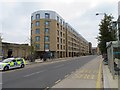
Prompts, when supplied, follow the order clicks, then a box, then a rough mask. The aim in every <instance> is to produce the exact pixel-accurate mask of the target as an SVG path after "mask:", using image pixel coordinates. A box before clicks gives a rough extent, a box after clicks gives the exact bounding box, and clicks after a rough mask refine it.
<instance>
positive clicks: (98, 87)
mask: <svg viewBox="0 0 120 90" xmlns="http://www.w3.org/2000/svg"><path fill="white" fill-rule="evenodd" d="M101 73H102V61H101V60H100V66H99V72H98V76H97V81H96V89H97V90H100V88H101V78H102V76H101Z"/></svg>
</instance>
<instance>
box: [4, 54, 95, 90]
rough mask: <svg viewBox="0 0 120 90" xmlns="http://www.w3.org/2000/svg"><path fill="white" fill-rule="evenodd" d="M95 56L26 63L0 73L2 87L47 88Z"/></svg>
mask: <svg viewBox="0 0 120 90" xmlns="http://www.w3.org/2000/svg"><path fill="white" fill-rule="evenodd" d="M96 57H97V56H83V57H78V58H71V59H70V60H65V61H61V62H55V63H50V64H43V65H42V63H39V64H36V65H35V64H34V65H27V66H26V68H24V69H17V70H10V71H7V72H3V73H2V88H47V87H52V86H54V85H55V84H57V83H58V82H59V81H61V80H63V79H65V78H66V77H67V76H68V75H70V74H71V73H72V72H74V71H75V70H77V69H79V68H80V67H82V66H83V65H84V64H87V63H88V62H90V61H91V60H93V59H94V58H96Z"/></svg>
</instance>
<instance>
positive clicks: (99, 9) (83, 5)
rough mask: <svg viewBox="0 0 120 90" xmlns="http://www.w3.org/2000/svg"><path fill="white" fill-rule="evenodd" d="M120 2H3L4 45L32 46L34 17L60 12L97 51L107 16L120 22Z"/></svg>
mask: <svg viewBox="0 0 120 90" xmlns="http://www.w3.org/2000/svg"><path fill="white" fill-rule="evenodd" d="M118 1H119V0H1V1H0V33H1V36H2V41H3V42H10V43H20V44H24V43H30V31H31V21H30V20H31V14H32V13H33V12H35V11H38V10H52V11H55V12H57V13H58V14H59V15H60V16H61V17H62V18H63V19H64V20H65V21H66V22H67V23H69V24H70V25H71V26H72V27H73V28H74V29H75V30H76V31H77V32H78V33H80V34H81V35H82V36H83V37H84V38H85V39H86V40H87V41H88V42H91V43H92V46H93V47H96V46H97V43H98V41H97V39H96V37H97V36H98V33H99V24H100V21H101V19H102V18H103V15H98V16H96V15H95V14H96V13H106V14H109V15H110V14H112V15H113V16H114V20H117V18H118Z"/></svg>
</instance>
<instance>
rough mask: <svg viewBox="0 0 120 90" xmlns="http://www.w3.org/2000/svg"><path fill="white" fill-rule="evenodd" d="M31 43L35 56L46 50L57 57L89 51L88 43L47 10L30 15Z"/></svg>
mask: <svg viewBox="0 0 120 90" xmlns="http://www.w3.org/2000/svg"><path fill="white" fill-rule="evenodd" d="M31 45H32V46H33V47H34V49H35V52H36V55H37V56H40V55H41V54H43V53H46V52H50V54H51V55H52V56H53V57H58V58H62V57H73V56H79V55H86V54H88V53H89V43H88V42H87V41H86V40H85V39H84V38H83V37H82V36H81V35H80V34H78V33H77V32H76V31H75V29H74V28H73V27H72V26H70V25H69V24H68V23H66V22H65V20H64V19H63V18H62V17H61V16H60V15H58V14H57V13H56V12H54V11H48V10H40V11H36V12H34V13H32V15H31Z"/></svg>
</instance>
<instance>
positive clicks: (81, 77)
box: [52, 56, 102, 88]
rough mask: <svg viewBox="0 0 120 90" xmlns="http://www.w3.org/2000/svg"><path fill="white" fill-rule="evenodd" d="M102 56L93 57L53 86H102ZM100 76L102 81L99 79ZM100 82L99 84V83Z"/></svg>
mask: <svg viewBox="0 0 120 90" xmlns="http://www.w3.org/2000/svg"><path fill="white" fill-rule="evenodd" d="M100 58H101V57H100V56H98V57H97V58H95V59H93V60H92V61H90V62H88V63H87V64H85V65H84V66H82V67H81V68H80V69H78V70H76V71H75V72H73V73H72V74H71V75H69V76H68V77H67V78H65V79H63V80H62V81H61V82H59V83H58V84H56V85H55V86H53V87H52V88H96V86H100V88H102V81H101V75H100V76H99V73H101V70H100V64H101V59H100ZM99 78H100V82H98V79H99ZM97 84H99V85H97Z"/></svg>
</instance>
